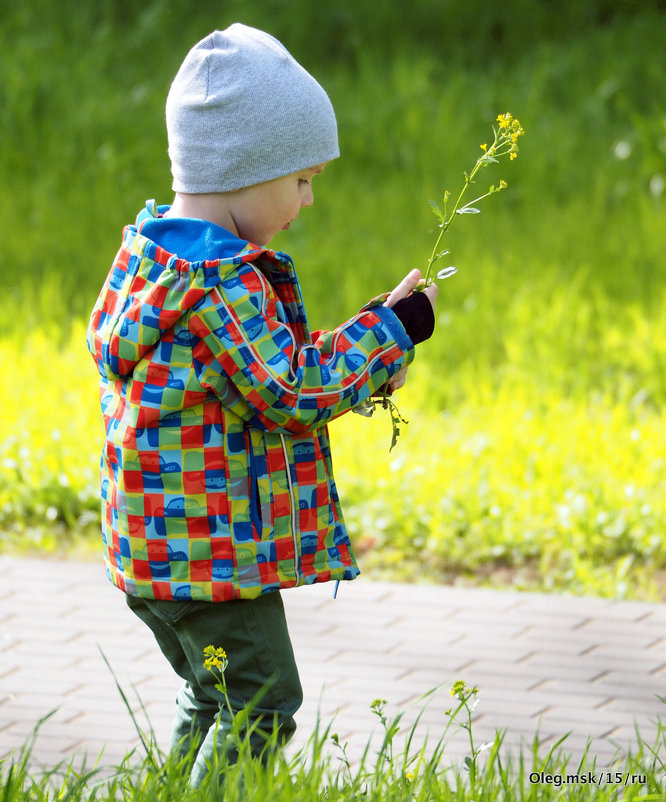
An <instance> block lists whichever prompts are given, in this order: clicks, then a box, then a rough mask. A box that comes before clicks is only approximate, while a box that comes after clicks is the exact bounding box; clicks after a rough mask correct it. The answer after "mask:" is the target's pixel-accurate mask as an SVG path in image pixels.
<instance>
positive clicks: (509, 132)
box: [354, 112, 525, 452]
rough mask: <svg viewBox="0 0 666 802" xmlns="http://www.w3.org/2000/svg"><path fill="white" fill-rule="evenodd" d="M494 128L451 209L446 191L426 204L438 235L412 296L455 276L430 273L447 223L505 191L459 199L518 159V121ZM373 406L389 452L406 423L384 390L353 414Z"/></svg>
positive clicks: (501, 120)
mask: <svg viewBox="0 0 666 802" xmlns="http://www.w3.org/2000/svg"><path fill="white" fill-rule="evenodd" d="M496 122H497V126H493V141H492V144H491V145H490V146H489V145H488V143H487V142H484V143H483V144H482V145H481V146H480V148H481V150H482V151H483V153H482V154H481V156H479V158H478V159H477V160H476V163H475V165H474V167H473V168H472V170H471V172H469V173H467V172H465V173H464V176H465V182H464V184H463V186H462V189H461V190H460V192H459V193H458V196H457V197H456V200H455V203H454V204H453V206H452V208H449V201H450V199H451V197H452V195H451V192H450V191H449V190H448V189H447V190H445V191H444V194H443V196H442V201H441V206H440V205H439V204H438V203H436V202H435V201H433V200H431V201H430V206H431V207H432V210H433V212H434V214H435V215H436V217H437V219H438V220H439V234H438V235H437V240H436V241H435V245H434V247H433V249H432V253H431V254H430V258H429V259H428V262H427V265H426V271H425V276H424V278H423V281H422V283H421V284H419V286H418V287H417V288H416V292H422V291H423V290H424V289H425V288H426V287H428V286H430V285H431V284H432V283H433V282H434V281H436V280H438V279H439V280H440V281H441V280H443V279H445V278H449V276H452V275H454V273H457V272H458V269H457V268H456V267H454V266H453V265H450V266H449V267H445V268H444V269H443V270H439V271H437V272H436V273H435V272H434V266H435V264H436V262H438V261H439V260H440V259H441V258H442V257H444V256H446V255H447V254H448V253H450V251H448V250H444V251H440V250H438V249H439V245H440V242H441V241H442V237H443V236H444V234H445V233H446V232H447V231H448V229H449V227H450V225H451V223H452V222H453V220H454V218H455V216H456V215H458V214H480V213H481V212H480V209H477V207H476V205H475V204H477V203H479V201H482V200H483V199H484V198H487V197H488V196H489V195H493V194H494V193H495V192H501V191H502V190H503V189H506V188H507V186H508V184H507V182H506V181H505V180H504V179H503V178H501V179H500V181H499V183H498V184H497V185H495V184H493V185H492V186H491V187H490V188H489V189H488V191H487V192H485V193H484V194H483V195H479V197H477V198H474V200H471V201H469V202H468V203H465V204H463V202H462V201H463V196H464V195H465V193H466V192H467V190H468V189H469V187H470V186H471V184H473V183H475V178H476V175H477V173H478V172H479V170H481V169H482V168H484V167H488V165H490V164H497V163H499V160H500V159H501V158H502V157H503V156H507V155H508V156H509V160H510V161H513V159H515V158H516V157H517V156H518V145H517V141H518V137H520V136H522V135H523V134H524V133H525V132H524V130H523V127H522V126H521V124H520V121H519V120H518V119H517V118H515V117H514V116H513V115H512V114H511V113H510V112H506V113H505V114H498V115H497V119H496ZM377 405H379V406H381V407H383V408H384V409H388V411H389V413H390V415H391V426H392V428H393V436H392V438H391V445H390V447H389V452H390V451H392V450H393V447H394V446H395V445H396V443H397V441H398V437H399V435H400V424H401V423H407V421H406V420H405V419H404V418H403V417H402V415H401V414H400V412H399V410H398V407H397V406H396V404H395V402H394V401H392V400H391V399H390V398H389V396H388V392H387V391H386V390H385V392H384V394H383V396H381V397H380V398H378V399H369V400H368V401H364V402H363V403H362V404H358V405H357V406H356V407H354V412H357V413H358V414H359V415H364V416H366V417H368V418H369V417H371V416H372V414H373V413H374V411H375V408H376V407H377Z"/></svg>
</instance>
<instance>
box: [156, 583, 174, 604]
mask: <svg viewBox="0 0 666 802" xmlns="http://www.w3.org/2000/svg"><path fill="white" fill-rule="evenodd" d="M153 595H154V596H155V598H156V599H158V600H159V601H171V600H172V599H173V593H172V591H171V585H170V584H169V583H168V582H153Z"/></svg>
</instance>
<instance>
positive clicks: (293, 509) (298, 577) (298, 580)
mask: <svg viewBox="0 0 666 802" xmlns="http://www.w3.org/2000/svg"><path fill="white" fill-rule="evenodd" d="M280 443H281V444H282V453H283V454H284V465H285V469H286V472H287V484H288V486H289V498H290V501H291V515H290V516H289V524H290V526H291V538H292V541H293V544H294V574H295V575H296V584H297V585H300V583H301V572H300V571H299V568H298V538H297V536H296V526H295V523H294V515H295V514H296V499H295V497H294V485H293V483H292V481H291V471H290V470H289V457H288V455H287V444H286V443H285V441H284V435H283V434H281V435H280Z"/></svg>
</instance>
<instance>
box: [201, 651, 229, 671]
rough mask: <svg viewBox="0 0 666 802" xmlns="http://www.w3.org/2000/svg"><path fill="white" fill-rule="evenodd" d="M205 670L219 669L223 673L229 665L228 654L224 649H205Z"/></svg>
mask: <svg viewBox="0 0 666 802" xmlns="http://www.w3.org/2000/svg"><path fill="white" fill-rule="evenodd" d="M204 657H205V658H206V659H205V660H204V664H203V666H204V668H205V669H206V671H212V670H213V669H214V668H219V669H221V670H222V671H224V670H225V669H226V667H227V666H228V665H229V661H228V660H227V653H226V652H225V651H224V649H221V648H220V647H215V646H206V648H205V649H204Z"/></svg>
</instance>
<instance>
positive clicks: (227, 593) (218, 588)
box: [213, 582, 235, 602]
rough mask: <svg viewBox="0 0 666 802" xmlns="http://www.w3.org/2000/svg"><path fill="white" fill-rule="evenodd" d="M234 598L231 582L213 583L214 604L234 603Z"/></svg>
mask: <svg viewBox="0 0 666 802" xmlns="http://www.w3.org/2000/svg"><path fill="white" fill-rule="evenodd" d="M234 598H235V596H234V586H233V585H232V584H231V582H214V583H213V601H214V602H223V601H233V599H234Z"/></svg>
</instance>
